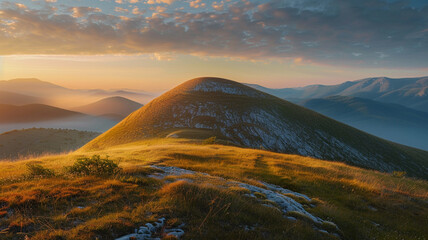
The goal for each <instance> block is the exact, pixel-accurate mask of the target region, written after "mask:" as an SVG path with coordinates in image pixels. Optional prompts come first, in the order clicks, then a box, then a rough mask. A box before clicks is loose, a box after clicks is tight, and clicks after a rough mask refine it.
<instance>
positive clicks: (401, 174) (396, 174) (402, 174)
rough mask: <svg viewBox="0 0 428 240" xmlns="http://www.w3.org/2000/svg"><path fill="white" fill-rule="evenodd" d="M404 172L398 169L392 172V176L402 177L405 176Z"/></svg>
mask: <svg viewBox="0 0 428 240" xmlns="http://www.w3.org/2000/svg"><path fill="white" fill-rule="evenodd" d="M406 174H407V173H406V172H400V171H394V172H392V176H393V177H397V178H402V177H404V176H406Z"/></svg>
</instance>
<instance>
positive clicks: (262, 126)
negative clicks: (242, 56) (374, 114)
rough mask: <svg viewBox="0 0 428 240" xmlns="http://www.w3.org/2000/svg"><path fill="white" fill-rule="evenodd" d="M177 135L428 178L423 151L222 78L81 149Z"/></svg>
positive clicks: (200, 81) (168, 97) (170, 97)
mask: <svg viewBox="0 0 428 240" xmlns="http://www.w3.org/2000/svg"><path fill="white" fill-rule="evenodd" d="M179 129H204V130H210V131H212V135H216V136H219V137H221V138H225V139H226V140H229V141H231V142H232V143H234V144H238V145H241V146H245V147H250V148H260V147H263V148H266V149H269V150H272V151H276V152H284V153H295V154H300V155H304V156H312V157H316V158H321V159H331V160H337V161H344V162H347V163H351V164H354V165H358V166H363V167H367V168H372V169H377V170H381V171H393V170H404V171H407V172H409V174H410V175H412V176H419V177H424V178H426V177H427V176H426V171H427V165H428V164H427V157H428V153H427V152H425V151H421V150H417V149H412V148H409V147H405V146H402V145H398V144H394V143H391V142H388V141H385V140H382V139H380V138H377V137H374V136H372V135H369V134H366V133H364V132H361V131H359V130H357V129H355V128H352V127H349V126H347V125H344V124H342V123H339V122H337V121H334V120H332V119H330V118H327V117H324V116H322V115H320V114H318V113H315V112H313V111H311V110H308V109H305V108H302V107H300V106H297V105H295V104H292V103H290V102H287V101H285V100H282V99H279V98H277V97H274V96H271V95H268V94H266V93H263V92H260V91H258V90H255V89H253V88H250V87H248V86H245V85H242V84H239V83H236V82H233V81H229V80H225V79H219V78H197V79H193V80H190V81H187V82H185V83H183V84H181V85H179V86H178V87H176V88H174V89H172V90H171V91H169V92H167V93H165V94H163V95H162V96H160V97H158V98H156V99H155V100H153V101H152V102H150V103H149V104H148V105H146V106H144V107H143V108H141V109H140V110H138V111H136V112H134V113H132V114H131V115H130V116H128V117H127V118H126V119H124V120H123V121H122V122H120V123H119V124H118V125H117V126H115V127H114V128H112V129H111V130H109V131H108V132H106V133H104V134H102V135H101V136H99V137H98V138H96V139H95V140H93V141H91V142H90V143H89V144H87V145H86V146H84V147H83V149H82V150H93V149H102V148H106V147H109V146H113V145H119V144H123V143H128V142H133V141H137V140H141V139H145V138H155V137H165V136H167V135H168V134H169V133H171V132H173V131H177V130H179Z"/></svg>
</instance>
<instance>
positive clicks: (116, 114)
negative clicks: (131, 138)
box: [73, 96, 143, 121]
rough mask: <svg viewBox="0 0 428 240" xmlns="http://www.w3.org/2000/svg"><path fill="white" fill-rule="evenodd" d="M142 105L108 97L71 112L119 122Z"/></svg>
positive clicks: (120, 98)
mask: <svg viewBox="0 0 428 240" xmlns="http://www.w3.org/2000/svg"><path fill="white" fill-rule="evenodd" d="M142 106H143V105H142V104H140V103H137V102H134V101H131V100H129V99H127V98H123V97H117V96H116V97H109V98H104V99H101V100H99V101H97V102H94V103H91V104H87V105H84V106H80V107H76V108H73V110H75V111H78V112H82V113H86V114H90V115H94V116H101V117H106V118H110V119H113V120H116V121H120V120H122V119H124V118H125V117H127V116H128V115H129V114H131V113H132V112H134V111H135V110H137V109H139V108H141V107H142Z"/></svg>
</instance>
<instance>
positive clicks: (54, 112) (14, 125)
mask: <svg viewBox="0 0 428 240" xmlns="http://www.w3.org/2000/svg"><path fill="white" fill-rule="evenodd" d="M117 122H118V121H115V120H111V119H109V118H105V117H95V116H89V115H86V114H83V113H79V112H74V111H69V110H65V109H62V108H57V107H52V106H49V105H44V104H29V105H23V106H15V105H7V104H0V133H2V132H6V131H11V130H15V129H26V128H34V127H37V128H64V129H75V130H81V131H92V132H104V131H106V130H108V129H110V128H111V127H112V126H114V125H115V124H116V123H117Z"/></svg>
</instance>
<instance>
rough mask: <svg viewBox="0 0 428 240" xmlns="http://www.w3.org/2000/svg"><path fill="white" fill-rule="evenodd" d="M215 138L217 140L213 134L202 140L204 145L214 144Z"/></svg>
mask: <svg viewBox="0 0 428 240" xmlns="http://www.w3.org/2000/svg"><path fill="white" fill-rule="evenodd" d="M216 140H217V137H215V136H214V137H210V138H207V139H205V140H204V141H203V144H205V145H208V144H214V143H215V142H216Z"/></svg>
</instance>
